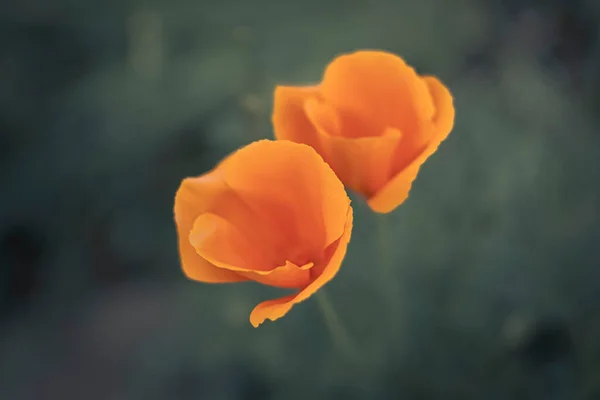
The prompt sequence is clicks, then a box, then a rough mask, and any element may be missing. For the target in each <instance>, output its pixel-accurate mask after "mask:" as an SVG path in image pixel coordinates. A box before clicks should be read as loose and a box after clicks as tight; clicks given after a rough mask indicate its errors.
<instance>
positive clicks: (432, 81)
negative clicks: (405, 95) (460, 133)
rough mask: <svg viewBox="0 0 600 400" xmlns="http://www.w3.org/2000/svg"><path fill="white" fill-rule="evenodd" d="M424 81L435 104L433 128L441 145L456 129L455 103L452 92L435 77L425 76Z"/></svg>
mask: <svg viewBox="0 0 600 400" xmlns="http://www.w3.org/2000/svg"><path fill="white" fill-rule="evenodd" d="M423 80H424V81H425V83H426V84H427V87H428V88H429V92H430V93H431V97H432V98H433V102H434V104H435V114H434V116H433V127H434V135H435V139H436V141H437V142H438V144H439V143H441V142H442V141H444V139H446V137H447V136H448V135H449V134H450V131H452V128H453V127H454V116H455V113H456V111H455V109H454V101H453V99H452V94H451V93H450V90H448V88H447V87H446V86H444V84H443V83H442V82H440V81H439V79H437V78H436V77H434V76H425V77H423Z"/></svg>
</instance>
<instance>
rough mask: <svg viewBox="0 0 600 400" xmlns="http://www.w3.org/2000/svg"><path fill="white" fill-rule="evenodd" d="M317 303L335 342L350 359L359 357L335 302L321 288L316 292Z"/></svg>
mask: <svg viewBox="0 0 600 400" xmlns="http://www.w3.org/2000/svg"><path fill="white" fill-rule="evenodd" d="M316 298H317V305H318V306H319V309H320V310H321V314H322V316H323V320H324V321H325V325H326V326H327V329H328V330H329V334H330V335H331V339H332V340H333V342H334V344H335V345H336V346H337V347H338V350H339V351H340V352H341V353H342V354H343V355H344V357H346V358H347V359H350V360H356V359H357V357H358V351H357V348H356V345H355V342H354V340H353V339H352V337H351V335H350V334H349V333H348V330H347V329H346V328H345V327H344V324H343V323H342V321H341V319H340V317H339V316H338V314H337V313H336V311H335V308H334V307H333V303H332V302H331V300H330V299H329V296H328V295H327V293H326V292H325V290H323V289H321V290H319V291H318V292H317V293H316Z"/></svg>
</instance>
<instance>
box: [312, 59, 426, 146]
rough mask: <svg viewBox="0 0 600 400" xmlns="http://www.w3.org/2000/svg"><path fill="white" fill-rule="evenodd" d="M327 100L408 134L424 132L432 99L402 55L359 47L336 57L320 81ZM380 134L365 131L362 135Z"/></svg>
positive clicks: (338, 106)
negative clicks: (357, 49)
mask: <svg viewBox="0 0 600 400" xmlns="http://www.w3.org/2000/svg"><path fill="white" fill-rule="evenodd" d="M320 89H321V95H322V96H323V98H324V99H325V101H326V102H328V103H330V104H332V105H333V106H334V107H335V108H336V109H338V110H348V111H350V114H352V113H357V114H359V115H361V116H363V117H364V118H365V119H367V120H372V121H373V122H374V123H378V124H379V126H380V127H383V126H390V127H393V128H396V129H398V130H400V131H402V132H403V133H404V134H405V135H409V134H413V133H414V134H419V133H420V132H422V129H421V126H422V121H427V120H429V119H430V118H431V116H432V115H433V112H434V106H433V102H432V100H431V97H430V94H429V92H428V90H427V87H426V85H425V84H424V82H423V81H422V80H421V79H420V78H419V76H418V75H417V73H416V72H415V71H414V69H413V68H411V67H409V66H408V65H406V63H405V62H404V61H403V60H402V58H400V57H398V56H397V55H394V54H391V53H387V52H383V51H375V50H370V51H357V52H355V53H350V54H344V55H341V56H339V57H337V58H336V59H334V60H333V61H332V62H331V63H330V64H329V65H328V67H327V69H326V70H325V74H324V76H323V81H322V82H321V85H320ZM378 134H381V130H379V131H365V132H364V133H363V136H373V135H378Z"/></svg>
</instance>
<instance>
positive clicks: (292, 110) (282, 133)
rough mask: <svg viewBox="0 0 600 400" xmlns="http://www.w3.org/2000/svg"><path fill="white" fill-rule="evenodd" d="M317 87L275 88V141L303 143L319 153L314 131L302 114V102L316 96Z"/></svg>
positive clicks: (273, 116) (273, 120)
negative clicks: (283, 140)
mask: <svg viewBox="0 0 600 400" xmlns="http://www.w3.org/2000/svg"><path fill="white" fill-rule="evenodd" d="M318 92H319V89H318V87H317V86H300V87H298V86H277V87H276V88H275V93H274V95H273V114H272V117H271V120H272V123H273V131H274V133H275V137H276V138H277V139H285V140H291V141H292V142H296V143H304V144H307V145H309V146H310V147H312V148H314V149H315V150H317V152H320V149H319V147H318V144H319V143H318V142H317V138H316V135H315V129H314V127H313V126H312V125H311V123H310V121H309V120H308V118H306V115H305V113H304V102H305V101H306V100H307V99H309V98H312V97H314V96H317V95H318Z"/></svg>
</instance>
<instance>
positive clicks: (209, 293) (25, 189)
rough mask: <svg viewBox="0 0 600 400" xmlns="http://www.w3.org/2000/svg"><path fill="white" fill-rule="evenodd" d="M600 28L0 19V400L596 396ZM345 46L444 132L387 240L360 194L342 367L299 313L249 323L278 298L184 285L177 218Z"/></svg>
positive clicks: (542, 8) (130, 1) (289, 7)
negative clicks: (175, 210) (449, 119)
mask: <svg viewBox="0 0 600 400" xmlns="http://www.w3.org/2000/svg"><path fill="white" fill-rule="evenodd" d="M599 26H600V3H599V2H598V1H596V0H587V1H586V0H581V1H575V0H570V1H566V0H563V1H560V0H545V1H542V0H540V1H533V0H531V1H518V0H512V1H509V0H505V1H500V0H452V1H450V0H419V1H409V0H402V1H401V0H319V1H316V0H306V1H290V0H285V1H272V0H253V1H241V0H220V1H212V2H208V1H207V0H172V1H166V0H125V1H106V2H100V1H82V0H78V1H70V0H54V1H42V0H20V1H16V0H7V1H4V2H2V3H1V4H0V188H1V195H0V399H2V400H28V399H32V400H34V399H35V400H78V399H82V400H83V399H85V400H130V399H131V400H137V399H141V400H162V399H165V400H187V399H190V400H198V399H201V400H212V399H214V400H228V399H232V400H233V399H240V400H244V399H247V400H249V399H258V400H260V399H265V400H270V399H272V400H295V399H302V400H306V399H332V400H334V399H342V400H352V399H407V400H429V399H443V400H449V399H465V400H470V399H486V400H487V399H490V400H504V399H510V400H519V399H534V400H554V399H565V400H579V399H582V400H594V399H600V341H599V338H600V249H599V248H596V246H597V245H600V225H599V222H600V214H599V212H600V158H599V155H600V132H599V129H600V125H599V124H600V122H599V119H600V29H598V28H599ZM360 48H380V49H386V50H389V51H393V52H396V53H398V54H401V55H402V56H403V57H404V58H405V59H406V60H407V61H408V62H409V63H410V64H412V65H414V66H415V67H416V68H417V69H418V71H419V72H421V73H425V74H435V75H437V76H439V77H440V78H441V79H442V80H443V81H444V82H446V83H447V84H448V86H449V87H450V88H451V90H452V92H453V94H454V96H455V104H456V109H457V119H456V125H455V129H454V131H453V133H452V134H451V135H450V137H449V139H448V140H447V141H446V142H445V143H444V144H443V145H442V146H441V148H440V150H439V151H438V152H437V153H436V154H435V155H434V156H433V157H432V158H431V159H430V160H429V162H428V163H427V164H426V165H425V166H424V167H423V168H422V170H421V174H420V176H419V178H418V179H417V181H416V183H415V185H414V188H413V190H412V192H411V196H410V198H409V199H408V201H407V202H406V203H405V204H404V205H403V206H402V207H400V208H399V209H398V210H397V211H396V212H394V213H393V214H391V215H390V216H389V217H388V219H387V220H386V222H385V224H386V225H385V226H384V227H383V229H385V231H384V233H383V235H382V234H381V230H378V229H380V228H382V225H381V221H378V220H377V219H376V218H374V216H373V215H372V214H371V213H370V212H369V211H368V209H367V208H366V206H365V205H364V204H363V203H362V202H361V201H360V200H359V199H355V201H354V206H355V209H356V227H355V230H354V234H353V239H352V242H351V246H350V249H349V253H348V255H347V258H346V262H345V264H344V266H343V269H342V270H341V272H340V274H339V275H338V276H337V278H336V279H335V280H334V281H333V282H332V283H331V284H329V285H328V286H327V287H326V289H327V290H326V292H327V294H328V296H329V298H330V299H331V301H332V303H333V305H334V307H335V309H336V312H337V315H338V317H339V319H340V320H341V321H343V324H344V325H345V329H346V330H347V331H348V332H349V334H350V335H351V336H352V337H351V340H352V342H353V344H354V345H355V347H356V349H358V350H357V351H358V352H359V353H360V354H359V356H358V357H357V358H348V357H346V355H345V353H344V351H343V349H342V347H338V346H337V345H338V344H340V340H341V339H340V337H339V335H337V336H336V335H333V336H332V335H331V334H330V332H329V331H328V329H327V325H326V324H325V323H324V319H323V318H322V315H321V312H320V310H319V308H318V303H317V302H316V301H314V300H312V299H311V300H309V301H306V302H305V303H302V304H301V305H298V306H296V307H295V308H294V309H293V311H292V312H291V313H290V314H288V315H287V316H286V317H285V318H283V319H281V320H279V321H277V322H276V323H266V324H264V325H263V326H261V327H260V328H259V329H253V328H252V327H251V325H250V323H249V322H248V316H249V312H250V311H251V309H252V308H253V307H254V305H255V304H257V303H258V302H259V301H261V300H263V299H267V298H270V297H271V296H273V295H276V294H277V292H276V291H273V290H270V289H269V288H265V287H261V286H258V285H255V284H251V283H249V284H240V285H225V286H220V285H214V286H213V285H203V284H198V283H193V282H189V281H187V280H186V279H185V278H184V277H183V275H182V273H181V271H180V268H179V263H178V256H177V248H176V236H175V230H174V224H173V217H172V207H173V196H174V193H175V191H176V189H177V187H178V185H179V182H180V180H181V179H182V178H183V177H185V176H189V175H198V174H201V173H203V172H205V171H207V170H208V169H209V168H211V167H212V166H213V165H214V164H215V163H216V162H217V161H218V160H219V159H220V158H221V157H222V156H223V155H225V154H227V153H229V152H231V151H233V150H234V149H236V148H237V147H239V146H242V145H244V144H246V143H248V142H250V141H253V140H255V139H259V138H269V137H271V136H272V130H271V126H270V115H269V113H270V108H271V101H272V90H273V87H274V85H275V84H276V83H291V84H304V83H313V82H316V81H318V80H319V79H320V76H321V73H322V70H323V68H324V66H325V65H326V63H327V62H328V61H329V60H330V59H331V58H332V57H334V56H335V55H337V54H339V53H341V52H346V51H351V50H355V49H360ZM382 239H385V240H387V242H386V243H387V245H385V247H384V248H385V249H387V250H385V251H384V250H381V249H382V247H381V243H382ZM382 252H383V253H384V257H383V258H386V259H387V260H388V261H389V262H390V265H391V266H392V267H393V274H394V281H395V282H396V283H397V285H396V286H397V289H398V290H397V292H395V295H394V296H390V295H389V293H390V291H389V290H387V289H385V290H384V287H383V286H384V285H383V284H382V279H381V274H380V272H379V271H381V268H380V264H381V263H382ZM392 327H394V328H393V330H392ZM390 332H393V334H390Z"/></svg>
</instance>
